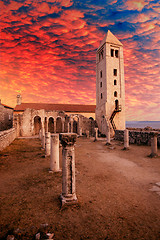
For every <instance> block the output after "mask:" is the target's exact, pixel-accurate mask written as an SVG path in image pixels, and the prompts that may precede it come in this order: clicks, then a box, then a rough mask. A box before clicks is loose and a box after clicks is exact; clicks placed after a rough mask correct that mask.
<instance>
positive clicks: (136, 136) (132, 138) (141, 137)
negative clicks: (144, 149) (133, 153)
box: [115, 130, 160, 147]
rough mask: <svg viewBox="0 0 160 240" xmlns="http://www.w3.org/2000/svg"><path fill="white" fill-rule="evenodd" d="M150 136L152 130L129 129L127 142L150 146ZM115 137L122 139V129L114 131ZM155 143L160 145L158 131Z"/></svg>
mask: <svg viewBox="0 0 160 240" xmlns="http://www.w3.org/2000/svg"><path fill="white" fill-rule="evenodd" d="M151 136H152V131H138V130H129V143H130V144H138V145H149V146H150V145H151ZM115 139H116V140H119V141H123V139H124V131H123V130H116V131H115ZM157 144H158V146H159V147H160V132H159V134H158V138H157Z"/></svg>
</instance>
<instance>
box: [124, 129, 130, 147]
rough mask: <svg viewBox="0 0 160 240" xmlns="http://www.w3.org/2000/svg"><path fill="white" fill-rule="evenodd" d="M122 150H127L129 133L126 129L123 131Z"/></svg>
mask: <svg viewBox="0 0 160 240" xmlns="http://www.w3.org/2000/svg"><path fill="white" fill-rule="evenodd" d="M123 149H124V150H128V149H129V131H128V129H125V130H124V148H123Z"/></svg>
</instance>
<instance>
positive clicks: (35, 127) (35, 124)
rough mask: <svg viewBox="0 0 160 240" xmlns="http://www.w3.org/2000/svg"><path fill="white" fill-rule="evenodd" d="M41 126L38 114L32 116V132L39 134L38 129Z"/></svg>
mask: <svg viewBox="0 0 160 240" xmlns="http://www.w3.org/2000/svg"><path fill="white" fill-rule="evenodd" d="M41 128H42V122H41V118H40V117H39V116H36V117H34V134H35V135H37V134H39V131H40V129H41Z"/></svg>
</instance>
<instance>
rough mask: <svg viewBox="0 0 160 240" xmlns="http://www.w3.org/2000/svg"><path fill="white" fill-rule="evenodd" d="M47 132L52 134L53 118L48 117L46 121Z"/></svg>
mask: <svg viewBox="0 0 160 240" xmlns="http://www.w3.org/2000/svg"><path fill="white" fill-rule="evenodd" d="M48 132H51V133H54V118H53V117H50V118H49V121H48Z"/></svg>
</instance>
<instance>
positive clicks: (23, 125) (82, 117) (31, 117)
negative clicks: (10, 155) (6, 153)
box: [14, 95, 96, 136]
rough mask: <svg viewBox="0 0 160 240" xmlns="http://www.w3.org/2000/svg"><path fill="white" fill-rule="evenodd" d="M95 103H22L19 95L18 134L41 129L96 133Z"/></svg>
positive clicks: (15, 111) (33, 133) (36, 131)
mask: <svg viewBox="0 0 160 240" xmlns="http://www.w3.org/2000/svg"><path fill="white" fill-rule="evenodd" d="M95 108H96V106H95V105H78V104H77V105H76V104H45V103H22V97H21V95H17V105H16V107H15V108H14V126H15V127H16V129H17V135H18V136H32V135H37V134H38V133H39V131H40V129H43V128H44V129H45V132H47V131H49V132H51V133H61V132H66V133H67V132H74V133H77V134H79V135H81V134H85V133H86V130H88V131H89V132H90V135H93V134H94V127H95V120H94V119H95Z"/></svg>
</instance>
